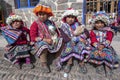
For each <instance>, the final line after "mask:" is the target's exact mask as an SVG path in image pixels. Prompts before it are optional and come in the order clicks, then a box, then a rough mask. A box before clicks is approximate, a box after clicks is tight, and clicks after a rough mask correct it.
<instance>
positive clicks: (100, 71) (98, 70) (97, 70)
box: [96, 66, 104, 74]
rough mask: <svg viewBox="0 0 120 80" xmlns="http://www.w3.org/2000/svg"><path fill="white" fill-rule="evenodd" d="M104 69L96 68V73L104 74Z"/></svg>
mask: <svg viewBox="0 0 120 80" xmlns="http://www.w3.org/2000/svg"><path fill="white" fill-rule="evenodd" d="M103 70H104V69H103V68H102V67H100V66H99V67H96V73H98V74H102V71H103Z"/></svg>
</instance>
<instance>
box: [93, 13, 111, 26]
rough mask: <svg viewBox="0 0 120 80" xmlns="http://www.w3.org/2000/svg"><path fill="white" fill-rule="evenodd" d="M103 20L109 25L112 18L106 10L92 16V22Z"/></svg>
mask: <svg viewBox="0 0 120 80" xmlns="http://www.w3.org/2000/svg"><path fill="white" fill-rule="evenodd" d="M98 20H101V21H103V22H104V23H105V25H109V23H110V20H109V16H108V15H107V14H106V13H105V12H104V11H99V12H97V13H95V14H94V15H93V16H92V21H91V22H92V24H95V22H96V21H98Z"/></svg>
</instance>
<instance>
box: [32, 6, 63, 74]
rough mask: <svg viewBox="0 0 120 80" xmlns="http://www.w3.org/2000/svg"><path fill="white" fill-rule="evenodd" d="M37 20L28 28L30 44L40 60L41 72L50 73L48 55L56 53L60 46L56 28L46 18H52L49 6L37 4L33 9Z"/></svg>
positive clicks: (60, 42)
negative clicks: (33, 46)
mask: <svg viewBox="0 0 120 80" xmlns="http://www.w3.org/2000/svg"><path fill="white" fill-rule="evenodd" d="M34 13H35V14H36V16H37V20H35V21H34V22H33V24H32V25H31V27H30V37H31V44H34V45H35V49H36V52H35V55H37V56H38V57H39V58H40V61H41V66H42V70H43V71H44V72H50V70H49V68H48V65H47V55H48V53H56V52H58V51H59V49H60V48H61V45H62V38H60V33H59V30H58V28H57V27H56V26H55V24H54V22H53V21H50V20H49V19H48V18H49V17H51V16H53V13H52V10H51V8H50V7H49V6H45V5H41V4H38V5H37V6H36V7H35V8H34Z"/></svg>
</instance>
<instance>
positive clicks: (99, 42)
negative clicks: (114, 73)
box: [89, 12, 118, 74]
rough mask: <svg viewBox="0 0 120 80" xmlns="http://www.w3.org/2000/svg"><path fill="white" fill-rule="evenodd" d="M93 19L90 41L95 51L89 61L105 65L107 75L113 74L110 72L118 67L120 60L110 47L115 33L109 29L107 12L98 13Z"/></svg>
mask: <svg viewBox="0 0 120 80" xmlns="http://www.w3.org/2000/svg"><path fill="white" fill-rule="evenodd" d="M92 18H93V19H92V20H93V21H92V24H93V29H92V30H91V31H90V40H91V45H92V46H93V50H92V52H91V56H90V60H89V61H90V62H92V63H95V64H96V65H102V64H105V66H106V69H107V73H108V74H111V71H110V70H111V69H113V68H115V67H118V59H117V57H116V56H117V55H116V53H115V51H114V49H113V48H112V47H111V45H110V44H111V42H112V38H113V32H112V31H111V29H110V28H109V27H107V26H108V25H109V17H108V16H107V14H106V13H105V12H98V13H96V14H95V15H93V17H92ZM97 71H99V70H97Z"/></svg>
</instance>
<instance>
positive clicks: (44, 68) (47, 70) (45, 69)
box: [42, 62, 50, 73]
mask: <svg viewBox="0 0 120 80" xmlns="http://www.w3.org/2000/svg"><path fill="white" fill-rule="evenodd" d="M42 71H43V72H45V73H49V72H50V70H49V68H48V66H47V63H46V62H42Z"/></svg>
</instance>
